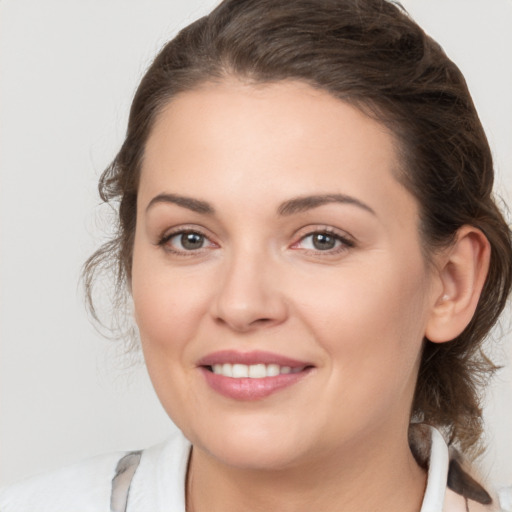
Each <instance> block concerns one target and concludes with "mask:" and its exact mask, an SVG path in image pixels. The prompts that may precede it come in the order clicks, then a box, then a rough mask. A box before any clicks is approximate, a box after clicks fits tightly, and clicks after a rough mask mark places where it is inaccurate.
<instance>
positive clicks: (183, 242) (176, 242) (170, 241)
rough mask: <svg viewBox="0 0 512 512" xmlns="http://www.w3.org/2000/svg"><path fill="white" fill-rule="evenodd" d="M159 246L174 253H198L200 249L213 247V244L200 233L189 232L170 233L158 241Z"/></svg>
mask: <svg viewBox="0 0 512 512" xmlns="http://www.w3.org/2000/svg"><path fill="white" fill-rule="evenodd" d="M159 245H161V246H164V247H165V249H167V250H168V251H170V252H174V253H186V252H193V251H200V250H201V249H205V248H208V247H214V246H215V244H214V243H213V242H211V241H210V240H209V239H208V238H207V237H206V236H205V235H203V234H202V233H198V232H197V231H190V230H186V231H185V230H182V231H178V232H174V233H170V234H168V235H166V236H164V237H163V238H162V240H160V242H159Z"/></svg>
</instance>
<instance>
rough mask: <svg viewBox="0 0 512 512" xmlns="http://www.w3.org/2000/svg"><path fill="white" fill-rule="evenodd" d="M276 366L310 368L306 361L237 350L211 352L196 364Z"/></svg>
mask: <svg viewBox="0 0 512 512" xmlns="http://www.w3.org/2000/svg"><path fill="white" fill-rule="evenodd" d="M224 363H231V364H245V365H253V364H278V365H279V366H289V367H290V368H298V367H305V366H312V365H311V364H310V363H308V362H307V361H299V360H297V359H293V358H291V357H286V356H282V355H280V354H274V353H272V352H264V351H260V350H253V351H251V352H239V351H237V350H220V351H218V352H212V353H211V354H208V355H206V356H204V357H202V358H201V359H200V360H199V361H198V362H197V365H198V366H213V365H214V364H224Z"/></svg>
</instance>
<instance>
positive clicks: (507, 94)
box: [0, 0, 512, 485]
mask: <svg viewBox="0 0 512 512" xmlns="http://www.w3.org/2000/svg"><path fill="white" fill-rule="evenodd" d="M216 3H217V2H216V0H166V1H163V0H149V1H144V2H143V1H142V0H45V1H44V2H42V1H39V0H0V52H1V53H0V59H1V60H0V77H1V78H0V166H1V176H0V178H1V183H0V222H1V224H0V236H1V238H0V243H1V253H0V261H1V266H0V283H1V287H0V315H1V316H0V335H1V359H0V386H1V388H0V407H1V409H0V413H1V416H0V443H1V444H0V450H1V466H0V484H5V483H8V482H10V481H12V480H16V479H19V478H21V477H24V476H27V475H31V474H34V473H37V472H40V471H44V470H48V469H51V468H55V467H59V466H62V465H64V464H68V463H71V462H74V461H77V460H80V459H83V458H85V457H89V456H92V455H94V454H97V453H102V452H106V451H113V450H124V449H137V448H142V447H145V446H148V445H150V444H153V443H155V442H158V441H160V440H161V439H163V438H165V437H166V436H167V435H168V433H169V432H170V431H171V430H172V429H173V428H175V427H173V425H172V424H171V422H170V420H169V419H168V418H167V416H166V415H165V413H164V412H163V411H162V409H161V407H160V405H159V404H158V401H157V399H156V398H155V397H154V394H153V392H152V390H151V386H150V384H149V382H148V378H147V376H146V373H145V370H144V368H143V366H142V365H139V366H135V367H134V368H131V369H123V365H125V364H126V359H124V358H123V357H121V355H120V347H119V345H117V344H115V343H112V342H109V341H106V340H104V339H102V338H101V337H100V336H99V335H98V334H97V333H96V332H95V330H94V329H93V328H92V327H91V325H90V324H89V322H88V320H87V316H86V313H85V310H84V306H83V301H82V298H81V295H80V290H79V288H77V283H78V277H79V273H80V267H81V265H82V263H83V261H84V260H85V259H86V257H87V256H88V255H89V254H90V253H91V252H92V250H93V249H94V248H95V247H96V246H97V245H98V244H99V242H100V241H101V240H102V229H103V228H104V227H105V226H104V224H105V221H103V222H102V221H98V214H99V213H100V209H99V207H98V204H99V199H98V197H97V195H96V182H97V178H98V176H99V174H100V173H101V171H102V170H103V168H104V167H105V166H106V165H107V164H108V163H109V161H110V160H111V159H112V157H113V156H114V155H115V153H116V150H117V148H118V147H119V145H120V143H121V141H122V137H123V133H124V130H125V124H126V119H127V115H128V109H129V104H130V100H131V97H132V95H133V92H134V90H135V87H136V85H137V83H138V80H139V79H140V78H141V76H142V73H143V71H144V69H145V68H146V66H147V65H148V63H149V62H150V60H151V57H153V56H154V54H155V53H156V51H157V50H158V49H159V48H160V47H161V46H162V45H163V43H164V42H165V41H166V40H168V39H169V38H171V37H172V36H173V35H174V34H175V33H176V31H177V30H178V29H179V28H180V27H182V26H184V25H186V24H188V23H189V22H191V21H192V20H193V19H195V18H197V17H198V16H199V15H201V14H203V13H206V12H207V11H208V10H209V9H210V8H211V7H212V6H213V5H215V4H216ZM403 4H404V5H405V6H406V7H407V8H408V9H409V11H410V13H411V14H412V16H413V17H414V18H416V19H417V21H418V22H419V23H420V24H421V25H422V26H423V27H424V28H425V29H426V30H427V32H429V33H430V34H431V35H433V36H434V37H435V38H436V39H438V41H439V42H440V43H441V44H442V45H443V47H444V48H445V50H446V51H447V53H448V54H449V55H450V56H451V57H452V58H453V59H454V60H455V62H456V63H457V64H458V65H459V66H460V67H461V69H462V71H463V72H464V73H465V75H466V78H467V80H468V83H469V86H470V89H471V90H472V93H473V97H474V100H475V103H476V105H477V108H478V110H479V112H480V115H481V118H482V121H483V124H484V126H485V127H486V129H487V133H488V136H489V139H490V142H491V145H492V148H493V151H494V155H495V158H496V164H497V173H498V175H497V191H498V193H499V194H500V195H501V196H503V197H504V198H505V199H506V200H507V201H508V203H509V204H511V205H512V126H511V125H512V94H511V91H512V31H511V30H510V27H511V26H512V1H511V0H490V1H485V2H484V1H483V0H479V1H476V0H404V2H403ZM509 309H510V308H509ZM507 314H508V317H507V318H506V319H505V322H504V324H503V331H504V332H505V334H504V336H503V337H502V340H501V342H500V343H499V344H496V348H494V349H493V354H494V356H495V359H498V360H499V361H500V362H502V363H503V364H505V365H508V366H507V368H506V369H504V370H503V371H502V372H501V373H500V374H499V376H498V377H497V378H496V379H495V381H494V384H493V387H492V389H491V393H490V395H489V399H488V401H487V406H486V418H487V421H488V434H487V437H488V441H489V445H490V446H489V450H488V453H487V455H486V456H485V458H484V459H483V460H482V468H483V472H484V474H486V475H489V476H490V477H491V478H492V479H493V480H494V481H495V482H496V483H497V484H509V485H510V484H512V436H511V435H510V432H511V431H512V371H511V370H510V364H511V363H510V359H511V358H512V357H511V356H512V348H511V345H512V336H511V335H510V333H509V331H510V329H509V327H508V323H509V320H508V319H509V318H510V311H508V313H507Z"/></svg>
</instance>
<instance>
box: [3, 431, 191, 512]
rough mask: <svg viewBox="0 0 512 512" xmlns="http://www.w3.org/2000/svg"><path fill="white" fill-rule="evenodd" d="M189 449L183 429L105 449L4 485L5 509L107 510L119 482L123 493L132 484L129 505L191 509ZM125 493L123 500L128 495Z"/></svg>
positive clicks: (156, 510) (39, 511) (48, 511)
mask: <svg viewBox="0 0 512 512" xmlns="http://www.w3.org/2000/svg"><path fill="white" fill-rule="evenodd" d="M135 454H137V456H138V457H137V458H138V460H137V464H134V465H133V464H130V463H129V462H130V460H129V459H130V456H132V455H135ZM189 454H190V443H189V442H188V441H187V440H186V439H185V438H184V437H183V435H182V434H181V432H179V431H178V432H176V433H175V434H174V435H172V436H171V437H170V438H169V439H168V440H167V441H166V442H163V443H161V444H158V445H155V446H152V447H150V448H147V449H145V450H144V451H142V452H117V453H111V454H107V455H100V456H98V457H93V458H91V459H88V460H85V461H83V462H80V463H78V464H74V465H72V466H68V467H65V468H63V469H59V470H57V471H52V472H49V473H45V474H43V475H40V476H36V477H33V478H29V479H26V480H23V481H21V482H19V483H16V484H14V485H10V486H8V487H5V488H3V489H0V511H1V512H75V511H80V512H98V511H99V510H105V511H107V510H110V508H111V497H112V489H113V484H116V485H115V486H116V487H118V488H120V489H121V495H123V494H124V495H127V493H128V489H129V496H130V500H129V501H130V503H129V504H128V509H127V510H134V511H135V510H151V511H152V512H159V511H161V510H172V511H180V510H185V506H184V503H185V495H184V489H185V479H186V469H187V464H188V458H189ZM139 460H140V462H139ZM129 468H130V469H131V470H133V471H130V470H129ZM120 499H121V501H123V496H121V497H120ZM125 499H126V497H125V498H124V500H125ZM169 507H170V508H169ZM123 509H124V507H123Z"/></svg>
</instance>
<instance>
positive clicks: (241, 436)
mask: <svg viewBox="0 0 512 512" xmlns="http://www.w3.org/2000/svg"><path fill="white" fill-rule="evenodd" d="M205 430H206V429H205ZM226 432H230V434H229V435H226ZM184 433H185V436H186V437H187V438H188V439H189V440H190V441H191V442H192V444H193V445H194V447H195V448H197V449H199V450H202V451H203V452H205V453H207V454H208V455H209V456H210V457H212V458H214V459H215V460H217V461H218V462H219V463H222V464H225V465H228V466H232V467H237V468H240V469H248V470H280V469H284V468H286V467H290V466H293V465H294V464H295V463H296V462H297V459H298V458H299V457H300V453H299V452H298V448H299V446H300V444H301V442H302V443H303V442H304V439H301V438H300V437H299V438H297V437H296V436H295V435H294V433H293V432H290V429H289V428H288V431H283V430H280V429H269V428H262V427H261V425H260V426H259V427H258V426H253V427H252V428H250V427H249V426H247V425H240V424H236V423H235V422H233V424H232V425H230V426H229V427H223V428H220V429H219V430H217V431H215V429H208V431H203V432H196V433H191V434H190V435H189V434H188V433H187V432H184ZM217 433H218V435H216V434H217Z"/></svg>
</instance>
